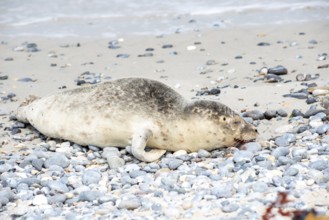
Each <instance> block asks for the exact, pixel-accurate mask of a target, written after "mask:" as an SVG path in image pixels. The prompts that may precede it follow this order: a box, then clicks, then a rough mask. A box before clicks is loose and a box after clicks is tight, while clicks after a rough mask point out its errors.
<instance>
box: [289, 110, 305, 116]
mask: <svg viewBox="0 0 329 220" xmlns="http://www.w3.org/2000/svg"><path fill="white" fill-rule="evenodd" d="M291 116H292V117H296V116H302V117H304V114H303V112H301V111H300V110H299V109H294V110H292V112H291Z"/></svg>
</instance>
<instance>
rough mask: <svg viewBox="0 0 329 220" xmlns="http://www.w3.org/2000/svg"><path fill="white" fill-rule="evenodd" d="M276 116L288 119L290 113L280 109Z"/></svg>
mask: <svg viewBox="0 0 329 220" xmlns="http://www.w3.org/2000/svg"><path fill="white" fill-rule="evenodd" d="M276 114H277V115H278V116H280V117H287V116H288V113H287V112H286V111H285V110H283V109H279V110H277V111H276Z"/></svg>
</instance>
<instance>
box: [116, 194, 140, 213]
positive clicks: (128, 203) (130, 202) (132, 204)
mask: <svg viewBox="0 0 329 220" xmlns="http://www.w3.org/2000/svg"><path fill="white" fill-rule="evenodd" d="M140 206H141V202H140V201H139V199H138V198H137V197H136V198H130V199H125V200H122V201H121V202H120V203H119V205H118V208H119V209H127V210H134V209H137V208H139V207H140Z"/></svg>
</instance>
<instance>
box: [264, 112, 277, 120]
mask: <svg viewBox="0 0 329 220" xmlns="http://www.w3.org/2000/svg"><path fill="white" fill-rule="evenodd" d="M264 117H265V119H267V120H270V119H272V118H275V117H276V111H275V110H267V111H266V112H264Z"/></svg>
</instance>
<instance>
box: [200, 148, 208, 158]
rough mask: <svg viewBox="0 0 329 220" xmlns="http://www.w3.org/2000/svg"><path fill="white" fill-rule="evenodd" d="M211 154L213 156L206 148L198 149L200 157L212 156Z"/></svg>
mask: <svg viewBox="0 0 329 220" xmlns="http://www.w3.org/2000/svg"><path fill="white" fill-rule="evenodd" d="M210 156H211V154H210V153H209V152H208V151H206V150H203V149H200V150H199V151H198V157H200V158H207V157H210Z"/></svg>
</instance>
